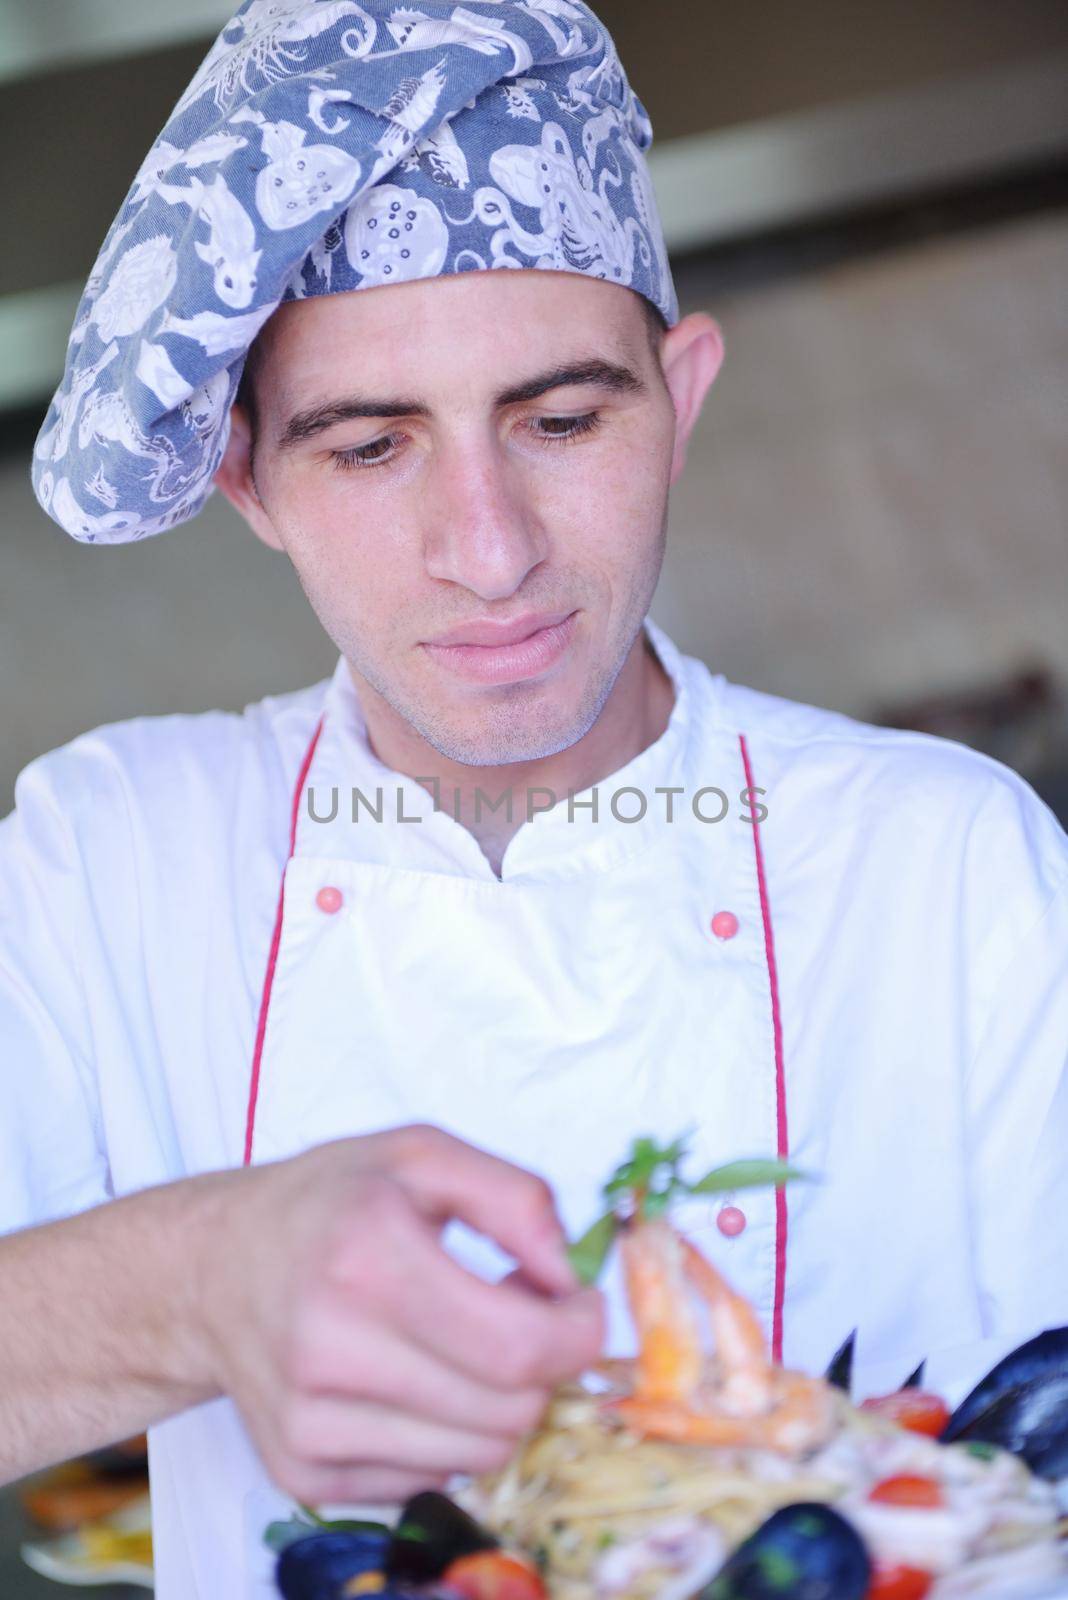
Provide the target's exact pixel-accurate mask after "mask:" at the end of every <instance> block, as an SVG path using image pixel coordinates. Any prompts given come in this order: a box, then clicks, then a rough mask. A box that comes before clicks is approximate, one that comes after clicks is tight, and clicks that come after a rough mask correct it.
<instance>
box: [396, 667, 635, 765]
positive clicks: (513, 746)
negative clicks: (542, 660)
mask: <svg viewBox="0 0 1068 1600" xmlns="http://www.w3.org/2000/svg"><path fill="white" fill-rule="evenodd" d="M614 681H615V674H612V675H610V676H609V677H608V678H607V679H606V681H605V682H604V683H603V684H601V683H591V682H590V681H589V679H588V678H587V679H586V680H585V681H583V680H582V678H581V675H577V676H576V678H574V679H573V678H572V677H571V676H570V675H569V676H568V678H567V679H566V680H560V679H557V680H555V681H554V682H552V683H531V682H527V683H513V684H503V685H498V686H495V687H493V688H483V689H481V690H480V692H479V693H478V694H477V695H476V694H471V693H466V694H464V695H462V696H454V697H450V696H444V697H443V698H444V699H450V700H451V703H450V704H444V703H441V702H439V703H438V705H437V706H435V707H431V706H428V705H426V704H423V705H422V706H418V705H417V706H413V707H411V708H407V709H406V710H405V712H404V714H405V715H406V717H407V719H408V721H409V722H410V723H411V725H412V727H413V728H414V729H415V731H416V732H417V733H418V734H419V735H420V736H421V737H422V738H423V739H425V740H426V742H427V744H429V745H432V746H433V748H434V749H435V750H436V751H437V752H438V753H439V755H442V756H444V757H445V759H446V760H447V761H454V762H457V763H460V764H462V765H463V766H469V767H505V766H510V765H513V764H515V763H517V762H530V761H541V760H543V759H544V758H545V757H547V756H553V755H556V754H557V753H558V752H559V751H561V750H567V749H569V748H570V747H571V745H573V744H577V742H578V741H579V740H580V739H581V738H583V737H584V736H585V735H586V734H587V733H588V732H589V730H590V729H591V728H592V726H593V724H594V723H595V722H596V721H597V718H598V716H599V715H600V713H601V708H602V706H603V705H604V703H605V701H606V700H607V698H608V695H609V693H610V692H611V688H612V684H613V682H614Z"/></svg>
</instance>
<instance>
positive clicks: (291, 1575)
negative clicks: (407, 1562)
mask: <svg viewBox="0 0 1068 1600" xmlns="http://www.w3.org/2000/svg"><path fill="white" fill-rule="evenodd" d="M389 1543H390V1536H389V1534H388V1533H310V1534H308V1536H307V1537H306V1538H304V1539H297V1540H295V1541H294V1542H293V1543H292V1544H288V1545H286V1547H285V1549H284V1550H283V1551H282V1553H281V1555H280V1556H279V1557H278V1565H277V1566H276V1567H275V1582H276V1583H277V1585H278V1592H279V1594H281V1595H282V1596H283V1597H284V1600H340V1597H341V1596H342V1595H344V1593H345V1589H346V1586H347V1585H348V1584H349V1583H350V1582H351V1580H352V1579H353V1578H360V1577H362V1576H363V1575H364V1574H365V1573H381V1572H384V1571H385V1562H386V1554H387V1551H388V1549H389ZM376 1600H387V1597H386V1596H385V1594H384V1592H383V1591H381V1590H379V1591H376Z"/></svg>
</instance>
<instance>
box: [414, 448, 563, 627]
mask: <svg viewBox="0 0 1068 1600" xmlns="http://www.w3.org/2000/svg"><path fill="white" fill-rule="evenodd" d="M427 496H428V505H427V534H426V540H425V561H426V569H427V571H428V572H429V573H430V575H431V577H434V578H444V579H447V580H448V581H449V582H451V583H459V584H462V585H463V586H464V588H465V589H470V590H471V592H472V593H473V594H477V595H480V596H481V597H482V598H483V599H485V600H503V599H505V598H506V597H507V596H508V595H511V594H514V593H515V591H516V590H517V589H518V588H519V587H520V585H521V584H522V582H523V579H524V578H525V577H526V575H527V573H528V572H529V571H530V570H531V568H532V567H535V566H537V565H538V563H539V562H540V561H541V560H543V558H544V556H545V553H546V541H545V536H544V528H543V525H542V523H541V520H540V518H539V516H538V515H537V513H536V511H535V508H534V506H533V505H532V504H531V502H530V499H529V494H528V489H527V486H526V484H525V482H524V477H523V473H522V469H521V468H520V467H518V466H517V465H516V464H515V463H513V462H510V461H509V460H508V458H507V455H506V454H505V453H504V452H502V451H501V450H500V448H499V447H498V446H497V445H496V442H495V441H493V442H490V441H485V442H483V443H480V444H479V445H477V446H475V447H472V448H470V449H467V450H464V451H454V452H452V453H451V455H450V457H449V459H448V460H444V459H443V460H440V461H439V462H438V464H437V467H436V470H435V472H434V474H433V477H432V480H431V481H430V482H429V483H428V484H427Z"/></svg>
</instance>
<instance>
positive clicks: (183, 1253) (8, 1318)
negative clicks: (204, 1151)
mask: <svg viewBox="0 0 1068 1600" xmlns="http://www.w3.org/2000/svg"><path fill="white" fill-rule="evenodd" d="M226 1182H227V1178H226V1176H225V1175H214V1174H212V1175H208V1176H207V1177H202V1178H195V1179H191V1180H186V1181H184V1182H181V1183H175V1184H168V1185H166V1186H165V1187H162V1188H158V1189H150V1190H146V1191H144V1192H143V1193H140V1194H137V1195H132V1196H129V1197H128V1198H125V1199H122V1200H117V1201H114V1202H112V1203H110V1204H108V1205H104V1206H98V1207H96V1208H95V1209H93V1210H91V1211H86V1212H84V1213H82V1214H81V1215H80V1216H76V1217H71V1218H69V1219H67V1220H65V1221H62V1222H54V1223H48V1224H46V1225H45V1226H43V1227H37V1228H30V1229H27V1230H25V1231H24V1232H21V1233H15V1234H10V1235H8V1236H6V1237H4V1238H0V1482H10V1481H12V1480H13V1479H15V1478H18V1477H21V1476H23V1475H24V1474H25V1473H27V1472H32V1471H34V1470H36V1469H37V1468H40V1467H43V1466H47V1465H49V1464H51V1463H53V1462H55V1461H60V1460H63V1459H65V1458H67V1457H70V1456H74V1455H79V1454H81V1453H83V1452H84V1451H87V1450H92V1449H95V1448H98V1447H99V1446H102V1445H105V1444H109V1443H112V1442H114V1441H115V1440H118V1439H122V1438H125V1437H128V1436H129V1435H131V1434H135V1433H139V1432H140V1431H141V1430H142V1429H143V1428H145V1427H147V1426H148V1424H150V1423H152V1422H157V1421H159V1420H161V1419H162V1418H164V1417H166V1416H170V1415H172V1414H173V1413H175V1412H177V1411H182V1410H185V1409H186V1408H187V1407H189V1406H191V1405H195V1404H198V1403H199V1402H201V1401H204V1400H208V1399H211V1398H213V1396H214V1395H215V1394H216V1393H217V1392H218V1390H217V1386H216V1384H215V1382H214V1379H213V1376H212V1373H211V1364H210V1361H209V1359H208V1356H207V1350H206V1346H205V1343H204V1341H203V1339H202V1337H201V1334H200V1318H199V1316H198V1277H199V1274H198V1268H197V1263H198V1261H199V1259H200V1254H201V1251H200V1241H201V1240H202V1239H203V1237H204V1233H205V1230H206V1229H209V1228H210V1227H211V1226H212V1219H213V1216H214V1212H215V1208H216V1206H217V1204H218V1200H219V1191H220V1187H221V1186H222V1185H225V1183H226Z"/></svg>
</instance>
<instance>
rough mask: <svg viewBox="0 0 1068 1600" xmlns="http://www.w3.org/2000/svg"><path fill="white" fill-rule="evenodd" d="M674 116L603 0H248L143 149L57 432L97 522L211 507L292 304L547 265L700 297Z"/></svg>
mask: <svg viewBox="0 0 1068 1600" xmlns="http://www.w3.org/2000/svg"><path fill="white" fill-rule="evenodd" d="M651 141H652V129H651V127H650V124H649V119H648V117H647V115H646V113H645V110H644V107H643V106H642V104H641V102H640V101H639V100H638V98H637V97H636V96H635V95H634V93H633V92H632V90H631V88H630V86H629V84H628V83H627V79H626V76H625V75H624V72H623V69H622V67H621V66H620V63H619V58H618V56H617V55H616V51H615V47H614V45H613V43H612V40H611V38H610V37H609V35H608V33H607V32H606V31H605V29H604V27H603V26H602V25H601V23H600V22H599V21H598V20H597V18H596V17H595V16H594V15H593V13H592V12H591V11H590V9H589V8H588V7H587V6H586V5H584V4H581V3H580V0H468V3H467V4H465V5H454V4H447V3H443V0H421V5H402V4H398V3H397V0H244V4H243V5H242V6H241V7H240V8H239V10H238V11H237V13H236V15H235V16H234V17H233V19H232V20H231V21H230V22H229V23H227V25H226V27H225V28H223V30H222V32H221V33H220V35H219V37H218V39H217V40H216V41H215V44H214V46H213V47H212V49H211V51H210V52H209V54H208V56H207V58H206V59H205V61H204V63H203V65H202V66H201V67H200V70H199V71H198V72H197V74H196V76H195V78H194V79H193V81H192V83H191V84H190V85H189V88H188V89H187V90H186V92H185V93H184V94H183V96H182V98H181V99H180V100H179V102H178V104H177V106H176V107H175V109H174V112H173V113H172V115H171V118H170V120H169V122H168V123H167V125H166V127H165V128H164V130H163V132H162V134H161V135H160V137H159V139H158V140H157V141H156V143H155V145H154V146H153V147H152V149H151V150H150V151H149V153H148V156H147V157H146V159H145V161H144V163H143V164H142V166H141V169H140V171H139V172H138V174H137V176H136V178H135V179H134V182H133V185H132V187H131V189H130V192H129V194H128V195H127V197H126V201H125V203H124V205H123V207H122V209H121V211H120V212H119V214H118V216H117V217H116V219H115V221H114V223H113V224H112V226H111V229H110V231H109V233H108V235H107V238H106V240H105V241H104V245H103V248H102V250H101V252H100V254H99V256H98V257H97V261H96V264H95V266H94V267H93V270H92V272H91V274H90V277H89V281H88V284H87V285H86V288H85V292H84V294H83V296H82V300H81V303H80V305H79V308H78V313H77V318H76V321H75V325H74V329H73V332H72V333H71V338H70V344H69V347H68V351H67V363H66V370H65V372H64V375H63V380H62V383H61V384H60V386H59V389H58V390H57V391H56V394H55V397H54V398H53V400H52V403H51V405H50V407H49V410H48V414H47V416H46V418H45V421H44V424H43V426H42V428H41V432H40V435H39V436H38V439H37V444H36V447H35V450H34V463H33V485H34V490H35V492H36V495H37V498H38V500H39V501H40V503H41V505H42V506H43V507H44V509H45V510H46V511H47V512H48V513H49V515H50V516H51V517H53V518H54V520H55V521H56V522H58V523H59V524H60V526H61V527H63V528H65V529H66V531H67V532H68V533H70V534H72V535H73V536H74V538H76V539H79V540H82V541H84V542H86V543H107V544H120V543H125V542H126V541H128V540H132V539H139V538H143V537H144V536H145V535H147V534H153V533H159V532H161V531H162V530H163V529H165V528H170V527H173V526H174V525H175V524H177V523H180V522H184V521H186V520H187V519H188V518H189V517H191V516H193V515H195V513H196V512H197V511H199V509H200V507H201V506H202V505H203V503H204V501H205V499H206V498H207V496H208V494H209V493H210V492H211V482H212V477H213V475H214V473H215V471H216V468H217V467H218V465H219V462H220V460H221V458H222V454H223V451H224V450H225V448H226V441H227V437H228V435H229V426H230V405H231V402H232V400H233V398H234V395H235V393H236V391H237V386H238V383H239V381H240V377H241V371H242V368H243V366H244V363H245V357H246V354H247V352H248V348H249V345H250V344H251V342H252V340H253V339H254V338H255V336H256V334H257V332H258V331H259V329H260V328H261V326H262V325H263V323H264V322H265V321H266V320H267V318H268V317H269V316H270V315H271V313H272V311H274V310H275V308H276V307H277V306H278V305H279V304H280V303H281V302H282V301H284V300H294V299H302V298H304V297H305V296H309V295H318V294H332V293H337V292H339V291H344V290H350V289H359V288H364V287H370V286H374V285H381V284H389V283H401V282H404V281H405V280H408V279H412V278H429V277H435V276H437V275H439V274H441V273H453V272H466V271H470V270H478V269H484V268H492V267H544V268H550V269H554V270H557V271H564V272H579V273H585V274H587V275H589V276H591V277H596V278H603V279H606V280H607V281H608V282H611V283H619V284H624V285H626V286H628V287H629V288H631V289H634V290H636V291H637V292H638V293H639V294H642V295H644V296H645V297H646V298H647V299H648V300H650V301H651V302H652V303H653V304H654V305H656V306H657V307H659V309H660V311H661V312H662V313H663V315H664V318H665V319H666V321H667V322H668V323H669V324H673V323H674V322H676V321H677V320H678V304H677V301H676V299H675V291H674V287H673V284H672V281H671V273H670V269H669V267H668V263H667V257H666V254H665V250H664V242H663V237H662V234H661V230H660V222H659V218H658V216H657V212H656V204H655V201H654V199H653V194H652V189H651V186H650V182H649V175H648V170H647V168H646V164H645V159H644V156H643V155H642V151H643V150H645V149H647V148H648V146H649V144H650V143H651Z"/></svg>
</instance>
